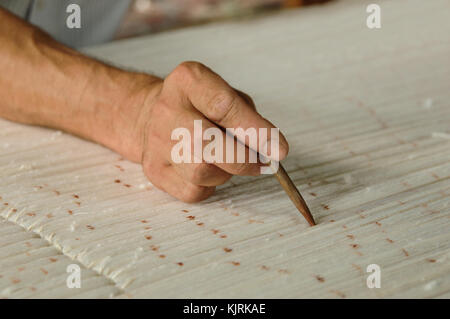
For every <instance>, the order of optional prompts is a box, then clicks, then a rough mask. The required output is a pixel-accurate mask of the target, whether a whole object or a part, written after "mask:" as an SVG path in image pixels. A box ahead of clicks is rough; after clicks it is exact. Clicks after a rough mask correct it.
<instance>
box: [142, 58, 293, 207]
mask: <svg viewBox="0 0 450 319" xmlns="http://www.w3.org/2000/svg"><path fill="white" fill-rule="evenodd" d="M151 87H152V88H151V89H150V91H149V95H148V96H147V98H146V100H145V103H144V105H143V109H142V112H140V119H139V121H138V123H139V125H140V129H139V132H140V134H141V138H140V139H138V140H139V141H140V142H141V143H142V154H141V155H142V156H141V158H142V165H143V169H144V172H145V174H146V175H147V177H148V178H149V180H150V181H151V182H152V183H153V184H154V185H155V186H157V187H159V188H161V189H163V190H165V191H166V192H168V193H169V194H171V195H173V196H175V197H176V198H178V199H180V200H182V201H185V202H197V201H201V200H203V199H205V198H207V197H209V196H210V195H211V194H212V193H213V192H214V189H215V186H218V185H221V184H224V183H225V182H226V181H228V180H229V179H230V178H231V177H232V175H254V176H255V175H259V174H260V167H261V165H262V163H249V162H248V159H249V152H252V151H253V152H254V151H257V150H252V149H249V147H247V146H246V148H245V151H246V162H245V163H237V159H236V156H237V155H236V153H237V152H236V151H235V152H234V156H235V160H234V163H225V162H226V161H225V157H226V149H225V144H226V143H225V141H226V139H232V140H234V138H233V137H231V136H230V135H227V134H225V132H223V141H224V149H223V156H224V160H223V163H207V162H205V160H203V161H202V163H181V164H177V163H174V161H173V159H172V158H171V150H172V147H173V145H174V144H175V143H176V142H177V141H173V140H172V139H171V135H172V132H173V130H174V129H176V128H187V129H189V131H190V133H191V134H190V135H191V136H192V137H193V136H194V120H201V121H202V129H203V130H206V129H208V128H211V127H220V128H222V129H223V128H239V127H240V128H243V129H244V130H246V129H248V128H255V129H256V130H258V129H259V128H267V130H268V132H270V129H271V128H274V126H273V125H272V124H271V123H270V122H269V121H267V120H266V119H264V118H263V117H262V116H261V115H260V114H258V113H257V112H256V110H255V105H254V103H253V101H252V99H251V98H250V97H249V96H248V95H246V94H244V93H242V92H240V91H237V90H235V89H233V88H232V87H231V86H229V85H228V84H227V83H226V82H225V81H224V80H223V79H222V78H221V77H220V76H218V75H217V74H215V73H214V72H213V71H211V70H210V69H208V68H207V67H206V66H204V65H202V64H200V63H197V62H184V63H182V64H180V65H179V66H178V67H176V68H175V70H174V71H172V73H170V74H169V75H168V76H167V77H166V79H165V80H164V81H155V82H152V84H151ZM202 133H203V132H202ZM267 138H269V139H270V135H268V136H267ZM236 140H239V141H240V142H241V143H243V144H247V145H248V140H247V141H246V140H245V139H244V138H241V137H240V136H237V137H236ZM264 142H266V141H262V143H264ZM193 143H194V142H193V141H192V147H191V151H192V156H194V145H193ZM207 144H208V143H205V142H203V147H206V145H207ZM235 144H236V143H235ZM279 144H280V154H279V155H280V156H279V157H280V160H281V159H283V158H284V157H285V156H286V155H287V152H288V144H287V142H286V139H285V138H284V137H283V136H282V135H280V143H279ZM236 147H237V145H236ZM235 150H236V149H235Z"/></svg>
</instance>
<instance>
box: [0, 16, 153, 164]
mask: <svg viewBox="0 0 450 319" xmlns="http://www.w3.org/2000/svg"><path fill="white" fill-rule="evenodd" d="M0 43H1V47H0V116H1V117H4V118H6V119H9V120H11V121H16V122H21V123H25V124H33V125H41V126H47V127H52V128H57V129H61V130H64V131H67V132H70V133H73V134H76V135H79V136H82V137H84V138H87V139H90V140H93V141H96V142H98V143H101V144H104V145H105V146H107V147H109V148H111V149H113V150H115V151H117V152H119V153H121V154H122V155H124V156H125V157H127V158H129V159H130V160H134V161H140V157H141V144H142V141H140V140H139V139H140V138H141V137H140V134H139V132H137V128H138V127H140V125H138V122H139V120H140V113H141V112H142V109H143V108H142V105H143V103H144V100H145V99H146V98H149V91H151V87H152V83H153V82H154V81H158V80H159V79H157V78H154V77H151V76H149V75H146V74H142V73H133V72H128V71H124V70H120V69H118V68H114V67H111V66H109V65H106V64H104V63H101V62H99V61H96V60H94V59H91V58H89V57H86V56H84V55H82V54H80V53H78V52H76V51H75V50H72V49H70V48H67V47H65V46H63V45H61V44H59V43H57V42H56V41H54V40H53V39H51V38H50V37H49V36H48V35H47V34H45V33H44V32H42V31H40V30H39V29H37V28H34V27H33V26H31V25H29V24H27V23H26V22H24V21H22V20H21V19H19V18H17V17H15V16H13V15H12V14H10V13H8V12H6V11H4V10H2V9H0ZM150 98H151V97H150Z"/></svg>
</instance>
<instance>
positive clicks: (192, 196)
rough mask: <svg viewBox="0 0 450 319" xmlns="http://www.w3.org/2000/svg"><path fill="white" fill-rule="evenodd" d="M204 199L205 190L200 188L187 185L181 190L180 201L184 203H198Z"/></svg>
mask: <svg viewBox="0 0 450 319" xmlns="http://www.w3.org/2000/svg"><path fill="white" fill-rule="evenodd" d="M204 198H205V189H204V188H203V187H200V186H195V185H189V186H187V187H185V188H184V189H183V193H182V195H181V200H182V201H183V202H186V203H198V202H200V201H202V200H203V199H204Z"/></svg>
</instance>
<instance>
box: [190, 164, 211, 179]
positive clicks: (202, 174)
mask: <svg viewBox="0 0 450 319" xmlns="http://www.w3.org/2000/svg"><path fill="white" fill-rule="evenodd" d="M211 171H212V167H211V164H206V163H201V164H198V165H196V166H195V167H194V169H193V170H192V173H191V182H193V183H194V184H199V183H201V182H202V181H204V180H206V179H207V178H208V177H209V176H210V175H211Z"/></svg>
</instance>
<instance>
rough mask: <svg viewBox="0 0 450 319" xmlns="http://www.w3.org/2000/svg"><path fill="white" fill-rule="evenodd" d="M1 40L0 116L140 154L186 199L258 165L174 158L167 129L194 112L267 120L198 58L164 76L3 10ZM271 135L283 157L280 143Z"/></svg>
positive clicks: (208, 122)
mask: <svg viewBox="0 0 450 319" xmlns="http://www.w3.org/2000/svg"><path fill="white" fill-rule="evenodd" d="M0 44H1V45H0V117H3V118H5V119H7V120H10V121H14V122H20V123H24V124H29V125H39V126H45V127H50V128H55V129H59V130H63V131H66V132H68V133H71V134H74V135H77V136H80V137H82V138H85V139H87V140H91V141H93V142H96V143H99V144H102V145H104V146H106V147H108V148H110V149H112V150H114V151H115V152H117V153H119V154H121V155H122V156H123V157H124V158H126V159H128V160H130V161H133V162H138V163H141V164H142V167H143V171H144V173H145V175H146V176H147V177H148V179H149V180H150V181H151V182H152V184H153V185H155V186H156V187H158V188H160V189H162V190H164V191H166V192H167V193H169V194H171V195H172V196H174V197H176V198H178V199H180V200H182V201H184V202H198V201H201V200H203V199H206V198H207V197H209V196H210V195H212V194H213V193H214V190H215V186H218V185H221V184H224V183H225V182H226V181H228V180H229V179H230V178H231V177H232V176H233V175H253V176H255V175H259V174H260V166H261V165H262V164H261V163H248V161H247V162H246V163H237V162H234V163H206V162H202V163H190V164H188V163H181V164H175V163H174V162H173V161H172V159H171V148H172V146H173V145H174V144H175V143H176V141H173V140H172V139H171V133H172V131H173V130H174V129H175V128H180V127H185V128H188V129H189V130H190V131H191V132H192V131H193V121H194V120H200V119H201V120H202V123H203V130H205V129H206V128H208V127H219V128H238V127H242V128H243V129H247V128H251V127H252V128H256V129H258V128H267V129H268V131H269V132H270V129H271V128H274V126H273V124H271V123H270V122H269V121H268V120H266V119H264V118H263V117H262V116H261V115H260V114H259V113H257V112H256V109H255V106H254V103H253V101H252V100H251V98H250V97H249V96H248V95H246V94H244V93H242V92H240V91H238V90H235V89H234V88H232V87H231V86H230V85H228V84H227V83H226V82H225V81H224V80H223V79H222V78H221V77H220V76H219V75H217V74H215V73H214V72H213V71H211V70H210V69H209V68H207V67H206V66H204V65H202V64H200V63H198V62H184V63H182V64H180V65H178V66H177V67H176V68H175V69H174V70H173V71H172V72H171V73H170V74H169V75H168V76H167V77H165V78H164V79H162V78H159V77H156V76H152V75H149V74H146V73H139V72H131V71H127V70H122V69H119V68H116V67H113V66H110V65H107V64H105V63H103V62H100V61H97V60H95V59H93V58H90V57H88V56H85V55H83V54H81V53H79V52H77V51H75V50H72V49H70V48H68V47H65V46H64V45H62V44H60V43H58V42H56V41H55V40H53V39H52V38H51V37H50V36H49V35H48V34H46V33H44V32H43V31H41V30H40V29H38V28H36V27H33V26H32V25H30V24H28V23H26V22H25V21H23V20H22V19H20V18H18V17H16V16H14V15H13V14H11V13H9V12H7V11H6V10H3V9H0ZM150 63H151V61H149V64H150ZM191 135H192V136H193V132H192V133H191ZM224 138H229V137H228V136H225V135H224ZM268 138H269V139H270V135H269V136H268ZM279 138H280V143H279V160H282V159H283V158H284V157H285V156H286V155H287V153H288V143H287V141H286V139H285V138H284V136H283V135H282V134H280V137H279ZM236 139H237V140H240V141H241V142H242V143H246V142H247V141H245V140H244V139H240V138H239V137H237V138H236ZM261 142H262V143H264V141H259V143H261ZM205 145H206V144H204V145H203V146H205ZM246 151H247V152H249V151H250V150H249V149H248V148H246ZM255 151H257V150H255ZM246 158H247V159H248V156H247V157H246Z"/></svg>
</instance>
